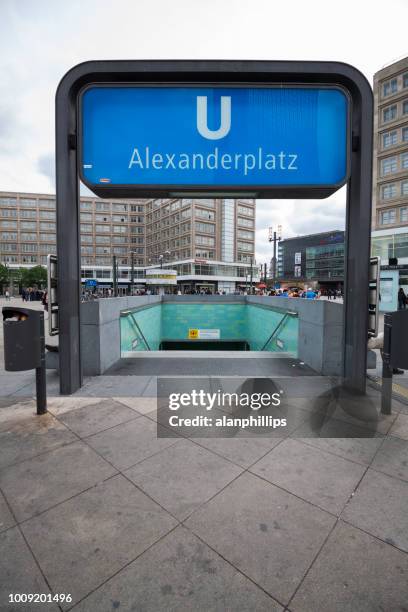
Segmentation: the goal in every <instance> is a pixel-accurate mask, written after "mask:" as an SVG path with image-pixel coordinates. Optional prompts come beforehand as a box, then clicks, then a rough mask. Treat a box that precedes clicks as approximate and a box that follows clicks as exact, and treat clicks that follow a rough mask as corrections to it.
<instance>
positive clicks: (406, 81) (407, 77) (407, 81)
mask: <svg viewBox="0 0 408 612" xmlns="http://www.w3.org/2000/svg"><path fill="white" fill-rule="evenodd" d="M402 86H403V87H408V72H406V73H405V74H403V75H402Z"/></svg>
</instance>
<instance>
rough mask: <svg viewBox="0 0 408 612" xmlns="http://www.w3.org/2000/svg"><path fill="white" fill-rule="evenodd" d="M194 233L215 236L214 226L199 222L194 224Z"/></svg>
mask: <svg viewBox="0 0 408 612" xmlns="http://www.w3.org/2000/svg"><path fill="white" fill-rule="evenodd" d="M195 229H196V232H203V233H204V234H215V225H212V224H211V223H201V222H200V221H196V222H195Z"/></svg>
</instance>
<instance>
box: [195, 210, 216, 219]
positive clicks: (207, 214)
mask: <svg viewBox="0 0 408 612" xmlns="http://www.w3.org/2000/svg"><path fill="white" fill-rule="evenodd" d="M195 216H196V217H200V218H201V219H208V221H214V220H215V212H214V211H213V210H205V209H204V208H196V209H195Z"/></svg>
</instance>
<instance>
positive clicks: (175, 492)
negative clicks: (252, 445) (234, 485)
mask: <svg viewBox="0 0 408 612" xmlns="http://www.w3.org/2000/svg"><path fill="white" fill-rule="evenodd" d="M241 472H242V468H239V467H238V466H236V465H233V464H232V463H230V462H229V461H226V460H225V459H223V458H222V457H219V456H218V455H215V454H214V453H211V452H210V451H208V450H206V449H205V448H202V447H200V446H198V445H197V444H193V443H192V442H190V441H189V440H182V441H181V442H179V443H178V444H175V445H173V446H171V447H170V448H166V449H164V450H162V451H161V452H160V453H158V454H156V455H154V456H153V457H150V458H149V459H145V460H144V461H142V462H141V463H138V464H137V465H136V466H134V467H133V468H130V470H127V471H126V476H127V477H128V478H130V480H132V481H133V482H134V483H135V484H136V485H137V486H138V487H140V488H141V489H142V490H143V491H145V492H146V493H147V494H148V495H149V496H150V497H152V498H153V499H154V500H156V501H157V502H158V503H159V504H160V505H161V506H163V508H165V509H166V510H168V511H169V512H170V513H171V514H173V516H175V517H176V518H178V519H179V520H180V521H181V520H183V519H185V518H187V516H189V515H190V514H191V512H192V511H193V510H194V509H195V508H197V507H198V506H200V505H201V504H203V503H204V502H205V501H207V500H208V499H210V498H211V497H213V496H214V495H215V494H216V493H217V492H218V491H220V490H221V489H222V488H223V487H225V485H227V484H228V483H229V482H231V480H233V479H234V478H236V477H237V476H238V474H240V473H241Z"/></svg>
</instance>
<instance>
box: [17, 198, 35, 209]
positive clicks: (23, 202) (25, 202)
mask: <svg viewBox="0 0 408 612" xmlns="http://www.w3.org/2000/svg"><path fill="white" fill-rule="evenodd" d="M20 206H24V207H25V208H35V207H36V206H37V200H34V199H33V198H20Z"/></svg>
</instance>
